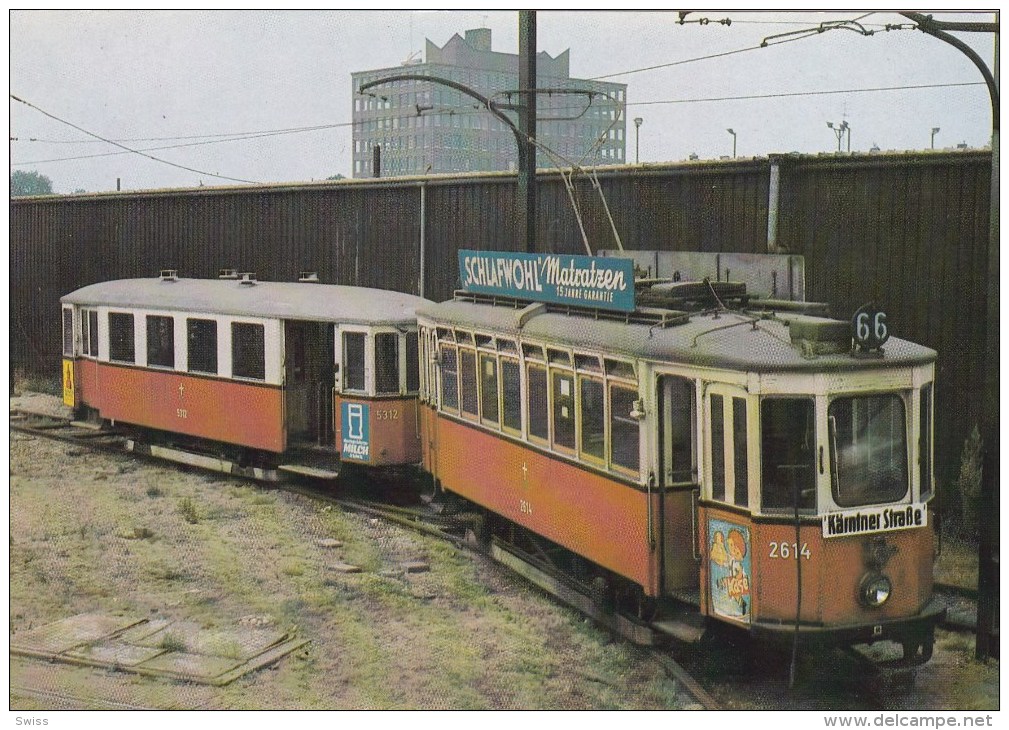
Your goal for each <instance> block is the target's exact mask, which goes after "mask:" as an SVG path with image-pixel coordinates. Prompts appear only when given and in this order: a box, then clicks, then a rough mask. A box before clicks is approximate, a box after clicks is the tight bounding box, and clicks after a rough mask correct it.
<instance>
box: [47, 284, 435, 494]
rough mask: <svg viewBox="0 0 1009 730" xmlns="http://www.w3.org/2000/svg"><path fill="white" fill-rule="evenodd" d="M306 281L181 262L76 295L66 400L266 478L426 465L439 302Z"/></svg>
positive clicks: (66, 351) (70, 310)
mask: <svg viewBox="0 0 1009 730" xmlns="http://www.w3.org/2000/svg"><path fill="white" fill-rule="evenodd" d="M303 279H304V280H303V281H300V282H297V283H294V282H267V281H257V280H256V278H255V276H254V275H251V274H241V275H239V274H236V273H235V272H233V271H229V270H225V271H223V272H222V277H221V278H219V279H217V280H201V279H185V278H179V277H178V276H177V275H176V273H175V272H174V271H172V270H167V271H163V272H162V273H161V275H160V276H159V277H157V278H149V279H124V280H118V281H109V282H103V283H99V284H92V285H90V286H86V287H83V288H81V289H78V290H77V291H74V292H72V293H70V294H67V295H66V296H64V297H63V298H62V299H61V302H62V305H63V356H64V365H63V382H64V401H65V402H66V403H67V405H70V406H72V407H73V408H75V410H76V411H77V412H78V414H79V415H80V416H87V417H90V418H92V419H97V420H102V421H108V422H112V423H114V424H116V425H117V426H122V427H124V428H131V429H133V430H135V431H136V432H137V434H138V436H137V443H140V442H143V443H144V444H145V448H150V449H151V450H152V451H153V452H154V453H156V454H159V455H163V456H166V457H169V458H178V459H180V460H182V461H187V462H189V463H194V464H198V465H201V466H209V467H211V468H220V469H222V470H224V471H227V472H231V473H242V474H248V475H250V476H255V477H258V478H275V477H276V476H277V474H276V469H277V468H281V469H283V470H286V471H292V472H299V473H305V474H309V475H315V476H327V475H328V476H335V474H336V473H338V472H339V470H340V465H341V464H347V463H350V464H357V465H362V466H368V467H389V466H398V465H409V464H415V463H417V461H418V460H419V458H420V441H419V438H418V431H417V412H416V409H417V397H416V394H417V389H418V371H417V362H418V356H417V331H416V315H415V312H416V309H417V308H418V307H419V306H420V305H421V304H424V303H426V302H427V300H425V299H422V298H420V297H416V296H411V295H408V294H400V293H397V292H391V291H379V290H375V289H365V288H359V287H348V286H333V285H324V284H320V283H317V277H312V276H305V277H303Z"/></svg>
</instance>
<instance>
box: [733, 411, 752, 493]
mask: <svg viewBox="0 0 1009 730" xmlns="http://www.w3.org/2000/svg"><path fill="white" fill-rule="evenodd" d="M732 425H733V433H732V455H733V457H734V464H733V474H734V477H735V478H734V482H735V491H734V495H733V496H734V501H735V503H736V504H743V505H745V504H746V503H747V501H748V500H747V494H746V485H747V471H748V467H749V463H748V461H749V460H748V454H747V450H746V401H745V400H743V399H742V398H733V399H732Z"/></svg>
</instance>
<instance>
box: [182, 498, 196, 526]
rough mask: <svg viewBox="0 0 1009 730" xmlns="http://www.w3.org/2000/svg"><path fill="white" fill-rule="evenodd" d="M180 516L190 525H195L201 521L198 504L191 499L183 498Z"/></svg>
mask: <svg viewBox="0 0 1009 730" xmlns="http://www.w3.org/2000/svg"><path fill="white" fill-rule="evenodd" d="M179 514H181V515H182V519H184V520H185V521H186V522H188V523H189V524H190V525H195V524H196V523H197V522H199V521H200V512H199V510H198V509H197V508H196V504H195V503H194V502H193V500H191V499H190V498H189V497H183V498H182V501H180V502H179Z"/></svg>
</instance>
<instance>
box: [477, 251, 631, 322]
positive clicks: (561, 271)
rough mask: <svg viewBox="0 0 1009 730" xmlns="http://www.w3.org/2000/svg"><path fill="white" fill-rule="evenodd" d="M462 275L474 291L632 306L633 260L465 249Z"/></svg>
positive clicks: (628, 309)
mask: <svg viewBox="0 0 1009 730" xmlns="http://www.w3.org/2000/svg"><path fill="white" fill-rule="evenodd" d="M459 279H460V282H461V284H462V288H463V290H465V291H467V292H471V293H474V294H492V295H498V296H507V297H514V298H516V299H531V300H533V301H538V302H549V303H552V304H569V305H572V306H581V307H597V308H599V309H612V310H615V311H618V312H633V311H634V262H633V261H632V260H631V259H621V258H610V257H605V258H602V257H596V256H573V255H570V254H553V253H512V252H505V251H466V250H461V251H459Z"/></svg>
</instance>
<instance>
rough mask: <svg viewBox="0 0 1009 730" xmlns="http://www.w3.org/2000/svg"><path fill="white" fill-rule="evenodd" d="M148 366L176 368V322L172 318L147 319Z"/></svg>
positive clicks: (152, 317)
mask: <svg viewBox="0 0 1009 730" xmlns="http://www.w3.org/2000/svg"><path fill="white" fill-rule="evenodd" d="M147 364H148V365H154V366H156V367H162V368H173V367H175V321H174V320H173V319H172V318H171V317H156V316H153V315H148V317H147Z"/></svg>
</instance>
